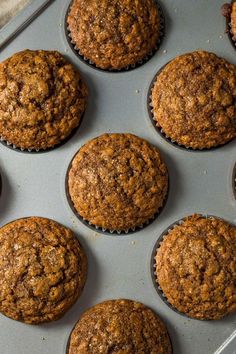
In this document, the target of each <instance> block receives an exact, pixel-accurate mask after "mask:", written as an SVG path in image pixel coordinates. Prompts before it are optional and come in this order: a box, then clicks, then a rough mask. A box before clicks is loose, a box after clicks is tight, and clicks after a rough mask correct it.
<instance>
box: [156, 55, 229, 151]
mask: <svg viewBox="0 0 236 354" xmlns="http://www.w3.org/2000/svg"><path fill="white" fill-rule="evenodd" d="M152 106H153V114H154V119H155V120H156V122H157V125H158V126H160V127H161V128H162V129H163V131H164V133H165V135H166V136H167V137H169V138H170V139H172V140H173V141H175V142H177V143H178V144H179V145H184V146H185V147H190V148H193V149H204V148H211V147H214V146H218V145H222V144H225V143H227V142H228V141H230V140H232V139H233V138H235V137H236V67H235V66H234V65H233V64H230V63H228V62H227V61H226V60H224V59H222V58H219V57H217V56H216V55H215V54H213V53H208V52H204V51H198V52H193V53H188V54H184V55H181V56H179V57H177V58H175V59H173V60H172V61H171V62H170V63H168V64H167V65H166V67H165V68H164V69H163V70H162V71H161V73H160V74H159V75H158V76H157V79H156V82H155V84H154V87H153V91H152Z"/></svg>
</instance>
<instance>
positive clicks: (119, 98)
mask: <svg viewBox="0 0 236 354" xmlns="http://www.w3.org/2000/svg"><path fill="white" fill-rule="evenodd" d="M43 3H44V1H42V0H38V1H37V6H40V5H42V4H43ZM69 3H70V2H69V1H68V0H67V1H65V0H64V1H63V0H57V1H51V2H50V5H49V6H48V7H47V8H46V9H45V10H44V11H43V12H42V13H41V14H40V15H39V16H38V17H37V18H35V19H34V21H32V22H31V23H30V24H29V25H28V27H27V28H25V29H24V31H22V32H21V33H19V34H18V35H17V36H15V38H14V39H13V40H12V41H11V42H9V41H8V44H7V45H5V47H4V48H3V49H2V51H1V52H0V61H2V60H4V59H6V58H7V57H9V56H11V55H12V54H13V53H15V52H17V51H20V50H23V49H26V48H29V49H48V50H50V49H56V50H59V51H60V52H61V53H63V54H64V55H65V56H66V57H67V58H68V59H69V60H71V62H72V63H73V64H74V65H75V66H76V67H77V68H79V70H80V71H81V73H82V74H83V77H84V79H85V81H86V82H87V84H88V87H89V93H90V95H89V104H88V108H87V110H86V113H85V116H84V119H83V122H82V124H81V126H80V128H79V129H78V130H77V131H76V133H75V134H74V135H73V137H71V138H70V139H69V140H68V141H67V143H66V144H64V145H63V146H60V147H58V148H57V149H55V150H52V151H50V152H48V153H46V154H18V153H17V152H15V151H13V150H11V149H8V148H6V147H5V146H3V145H0V169H1V175H2V194H1V197H0V215H1V218H0V225H4V224H6V223H7V222H9V221H11V220H14V219H17V218H21V217H24V216H31V215H37V216H43V217H48V218H52V219H54V220H56V221H58V222H61V223H62V224H64V225H65V226H68V227H70V228H71V229H72V230H73V231H74V232H75V233H76V234H77V235H79V236H80V240H81V241H82V244H83V246H84V248H85V251H86V253H87V254H88V262H89V272H88V281H87V283H86V285H85V289H84V291H83V294H82V296H81V298H80V299H79V300H78V301H77V303H76V304H75V305H74V306H73V307H72V309H71V310H70V311H69V312H68V313H67V314H66V315H65V317H64V318H62V319H61V320H59V321H57V322H55V323H51V324H45V325H40V326H36V327H35V326H29V325H28V326H27V325H24V324H21V323H17V322H15V321H12V320H10V319H8V318H5V317H4V316H2V315H0V328H1V330H0V342H1V353H4V354H15V353H16V352H17V353H18V354H64V353H65V352H66V345H67V340H68V337H69V334H70V332H71V330H72V328H73V325H74V324H75V323H76V321H77V320H78V318H79V316H80V315H81V313H82V312H83V311H85V310H86V309H87V308H88V307H90V306H92V305H95V304H96V303H99V302H101V301H103V300H106V299H112V298H130V299H133V300H137V301H140V302H143V303H144V304H146V305H148V306H150V307H151V308H152V309H153V310H155V311H156V313H157V314H158V315H160V317H161V318H162V319H163V321H164V322H165V323H166V324H167V327H168V331H169V333H170V337H171V341H172V343H173V348H174V353H175V354H180V353H181V354H189V353H191V354H200V353H204V354H212V353H215V354H220V353H222V354H233V353H235V348H236V331H235V328H236V315H235V314H234V315H231V316H228V317H226V318H225V319H223V320H219V321H198V320H192V319H188V318H186V317H184V316H181V315H180V314H178V313H176V312H175V311H173V310H172V309H171V308H169V307H168V306H166V305H165V304H164V303H163V301H162V299H161V298H160V297H159V296H158V294H157V293H156V289H155V287H154V286H153V283H152V275H151V271H150V261H151V255H152V250H153V247H154V245H155V242H156V241H157V239H158V238H159V237H160V235H161V234H162V233H163V231H164V230H165V229H166V228H167V227H169V225H171V224H173V222H175V221H176V220H179V219H181V218H182V217H183V216H184V215H190V214H193V213H194V212H196V213H201V214H208V215H215V216H218V217H221V218H223V219H226V220H228V221H229V222H231V223H233V224H236V200H235V196H234V192H233V189H232V171H233V168H234V165H235V151H236V141H235V140H234V141H232V142H231V143H228V144H227V145H225V146H222V147H220V148H218V149H216V150H209V151H197V152H192V151H188V150H186V149H178V148H177V147H176V146H174V145H172V144H170V143H169V142H167V141H165V139H164V138H163V137H162V136H160V135H159V134H158V133H157V132H156V130H155V128H154V127H153V125H152V123H151V121H150V118H149V114H148V110H147V97H148V89H149V86H150V83H151V81H152V79H153V77H154V75H155V74H156V72H157V71H158V70H160V69H161V68H162V67H163V66H164V65H165V64H166V63H167V62H168V61H170V60H171V59H172V58H174V57H176V56H177V55H180V54H182V53H186V52H190V51H194V50H196V49H205V50H208V51H213V52H215V53H216V54H217V55H219V56H222V57H225V58H226V59H227V60H228V61H230V62H232V63H234V64H236V57H235V50H234V48H233V47H232V45H231V43H230V41H229V40H228V38H227V34H225V19H224V18H223V17H222V16H221V13H220V8H221V5H222V3H223V2H222V1H219V0H214V1H213V0H210V1H208V2H207V4H206V1H204V0H198V1H195V0H189V1H186V0H179V1H178V2H176V1H173V0H166V1H160V5H161V7H162V9H163V12H164V16H165V20H166V29H165V38H164V40H163V42H162V45H161V47H160V48H159V50H158V51H157V52H156V54H155V55H154V56H153V57H152V58H151V59H150V60H149V61H148V62H147V63H145V64H143V65H142V66H140V67H138V68H136V69H135V70H132V71H126V72H120V73H107V72H105V71H100V70H95V69H94V68H93V67H90V66H88V65H87V64H85V63H83V62H82V61H81V60H79V58H78V57H77V55H76V54H75V53H74V52H73V51H72V50H71V48H70V46H69V44H68V42H67V38H66V34H65V29H64V23H65V15H66V11H67V9H68V6H69ZM35 7H36V4H35V2H33V3H32V4H31V5H29V7H28V8H27V9H25V11H24V12H23V15H22V14H20V15H19V16H18V17H16V18H15V19H14V20H13V21H12V22H11V23H10V24H9V25H7V26H6V27H5V28H3V29H2V30H1V31H0V42H3V41H5V39H6V38H9V34H10V32H11V33H13V32H14V31H15V30H16V28H18V27H19V24H20V22H21V19H22V22H24V21H25V20H26V18H25V17H26V14H27V13H28V14H29V15H31V14H32V13H33V12H34V11H35ZM0 45H1V44H0ZM104 132H130V133H133V134H136V135H138V136H140V137H143V138H144V139H147V140H148V141H150V142H151V143H152V144H154V145H156V146H157V147H158V149H159V150H160V152H161V154H162V156H163V159H164V161H165V162H166V164H167V167H168V171H169V176H170V190H169V197H168V201H167V204H166V206H165V208H164V210H163V211H162V213H161V214H160V216H159V217H158V218H157V219H155V220H154V221H153V222H152V223H151V224H150V225H149V226H148V227H145V228H144V229H143V230H140V231H139V232H135V233H133V234H131V235H126V236H110V235H101V234H100V233H97V232H96V231H95V230H91V229H90V228H89V227H88V226H87V225H84V224H83V223H82V222H80V221H79V220H78V219H77V218H76V217H75V216H74V214H73V212H72V210H71V209H70V207H69V204H68V202H67V198H66V193H65V178H66V172H67V168H68V165H69V163H70V161H71V159H72V157H73V155H74V154H75V153H76V151H77V150H78V149H79V148H80V147H81V146H82V145H83V144H84V143H85V142H86V141H88V140H90V139H91V138H93V137H96V136H98V135H100V134H102V133H104Z"/></svg>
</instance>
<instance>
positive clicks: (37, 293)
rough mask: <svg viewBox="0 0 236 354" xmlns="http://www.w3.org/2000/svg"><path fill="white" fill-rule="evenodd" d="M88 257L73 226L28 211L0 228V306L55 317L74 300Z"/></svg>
mask: <svg viewBox="0 0 236 354" xmlns="http://www.w3.org/2000/svg"><path fill="white" fill-rule="evenodd" d="M86 276H87V258H86V255H85V253H84V251H83V249H82V248H81V246H80V244H79V242H78V240H77V239H76V237H75V236H74V234H73V233H72V231H71V230H69V229H68V228H66V227H64V226H62V225H60V224H58V223H57V222H55V221H52V220H49V219H45V218H39V217H29V218H24V219H19V220H16V221H13V222H11V223H10V224H7V225H5V226H3V227H2V228H1V229H0V311H1V312H2V313H3V314H4V315H6V316H8V317H10V318H12V319H14V320H18V321H23V322H26V323H29V324H38V323H42V322H49V321H54V320H57V319H59V318H60V317H62V316H63V315H64V313H65V312H66V311H67V310H68V309H69V308H70V307H71V306H72V305H73V304H74V303H75V301H76V300H77V298H78V297H79V295H80V294H81V292H82V289H83V287H84V284H85V280H86Z"/></svg>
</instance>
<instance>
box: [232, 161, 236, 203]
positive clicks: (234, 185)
mask: <svg viewBox="0 0 236 354" xmlns="http://www.w3.org/2000/svg"><path fill="white" fill-rule="evenodd" d="M232 188H233V194H234V198H235V199H236V163H235V165H234V169H233V177H232Z"/></svg>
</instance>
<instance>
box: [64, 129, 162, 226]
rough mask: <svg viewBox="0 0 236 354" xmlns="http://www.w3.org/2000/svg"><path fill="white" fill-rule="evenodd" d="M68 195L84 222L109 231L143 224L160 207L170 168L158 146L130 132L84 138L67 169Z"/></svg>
mask: <svg viewBox="0 0 236 354" xmlns="http://www.w3.org/2000/svg"><path fill="white" fill-rule="evenodd" d="M66 184H67V192H68V193H67V194H68V195H69V201H71V202H72V204H73V208H74V209H75V210H76V212H77V213H78V214H79V215H80V216H81V217H82V218H83V219H84V220H86V221H88V222H90V223H91V224H92V225H95V226H97V227H100V228H103V229H108V230H110V231H126V230H129V229H135V228H136V227H141V225H143V224H144V223H146V222H149V220H150V219H152V218H153V217H154V215H156V213H157V212H158V211H159V209H160V208H161V207H162V206H163V204H164V202H165V200H166V197H167V191H168V172H167V168H166V166H165V164H164V163H163V162H162V159H161V157H160V154H159V152H158V150H157V149H156V147H154V146H152V145H151V144H149V143H148V142H147V141H145V140H144V139H141V138H139V137H137V136H135V135H132V134H104V135H101V136H99V137H98V138H95V139H93V140H90V141H89V142H87V143H86V144H85V145H84V146H83V147H82V148H81V149H80V150H79V151H78V153H77V154H76V155H75V156H74V158H73V159H72V162H71V164H70V166H69V169H68V173H67V181H66Z"/></svg>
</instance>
